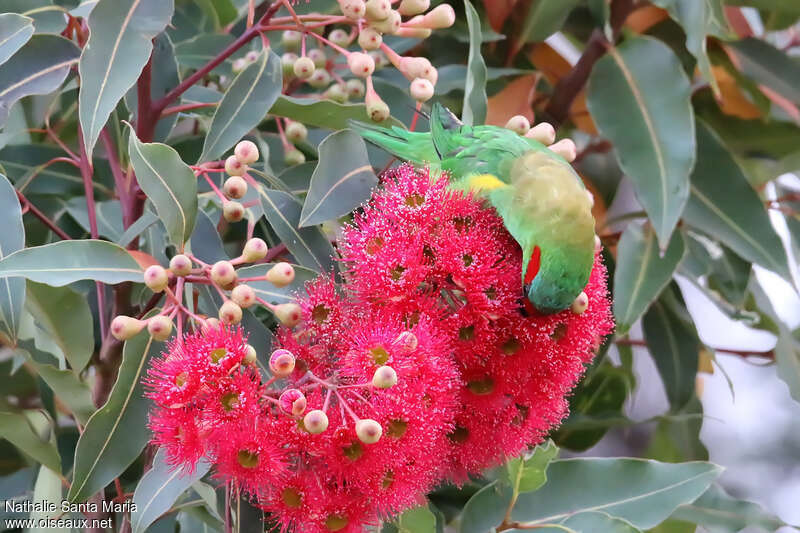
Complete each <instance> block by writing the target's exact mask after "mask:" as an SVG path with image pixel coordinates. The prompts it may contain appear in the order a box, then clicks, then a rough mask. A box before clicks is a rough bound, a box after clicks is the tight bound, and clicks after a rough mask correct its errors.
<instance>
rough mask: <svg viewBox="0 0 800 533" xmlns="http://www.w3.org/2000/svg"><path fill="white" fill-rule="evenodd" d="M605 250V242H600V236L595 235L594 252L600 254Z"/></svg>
mask: <svg viewBox="0 0 800 533" xmlns="http://www.w3.org/2000/svg"><path fill="white" fill-rule="evenodd" d="M602 249H603V241H601V240H600V236H599V235H597V234H595V236H594V251H595V252H599V251H600V250H602Z"/></svg>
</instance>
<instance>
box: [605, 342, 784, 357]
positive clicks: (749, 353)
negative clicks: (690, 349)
mask: <svg viewBox="0 0 800 533" xmlns="http://www.w3.org/2000/svg"><path fill="white" fill-rule="evenodd" d="M614 342H616V343H617V344H621V345H623V346H647V341H645V340H641V339H617V340H615V341H614ZM709 348H710V349H711V350H713V351H715V352H719V353H721V354H728V355H738V356H739V357H766V358H767V359H774V358H775V351H774V350H763V351H757V350H734V349H730V348H717V347H714V346H709Z"/></svg>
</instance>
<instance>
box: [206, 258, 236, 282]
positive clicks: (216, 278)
mask: <svg viewBox="0 0 800 533" xmlns="http://www.w3.org/2000/svg"><path fill="white" fill-rule="evenodd" d="M211 281H213V282H214V283H216V284H217V285H221V286H223V287H224V286H225V285H230V284H231V283H233V282H234V281H236V270H234V268H233V265H232V264H231V262H230V261H217V262H216V263H214V265H213V266H212V267H211Z"/></svg>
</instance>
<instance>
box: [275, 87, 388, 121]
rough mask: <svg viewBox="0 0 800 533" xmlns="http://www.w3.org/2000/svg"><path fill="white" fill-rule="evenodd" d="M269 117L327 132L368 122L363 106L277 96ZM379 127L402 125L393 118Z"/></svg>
mask: <svg viewBox="0 0 800 533" xmlns="http://www.w3.org/2000/svg"><path fill="white" fill-rule="evenodd" d="M269 114H270V115H275V116H278V117H286V118H288V119H291V120H294V121H296V122H302V123H303V124H305V125H306V126H315V127H317V128H325V129H329V130H341V129H344V128H346V127H347V125H348V122H349V121H350V120H358V121H361V122H367V121H370V118H369V114H368V113H367V106H366V105H364V104H339V103H337V102H334V101H333V100H316V99H314V98H297V97H293V96H283V95H281V96H279V97H278V99H277V100H276V101H275V103H274V104H273V106H272V108H271V109H270V110H269ZM380 124H381V126H386V127H389V126H400V127H403V124H402V123H401V122H399V121H398V120H397V119H395V118H394V117H389V118H388V119H386V120H384V121H383V122H381V123H380Z"/></svg>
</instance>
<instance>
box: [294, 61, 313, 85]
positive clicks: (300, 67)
mask: <svg viewBox="0 0 800 533" xmlns="http://www.w3.org/2000/svg"><path fill="white" fill-rule="evenodd" d="M316 69H317V67H316V66H315V65H314V61H312V60H311V58H309V57H301V58H298V59H297V61H295V62H294V75H295V76H297V77H298V78H300V79H301V80H307V79H309V78H310V77H311V76H312V75H313V74H314V71H315V70H316Z"/></svg>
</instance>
